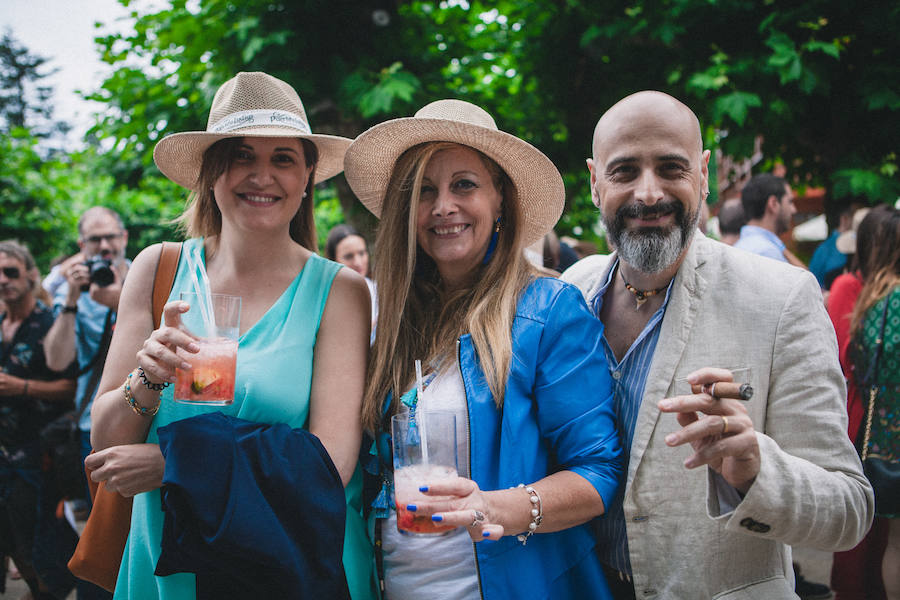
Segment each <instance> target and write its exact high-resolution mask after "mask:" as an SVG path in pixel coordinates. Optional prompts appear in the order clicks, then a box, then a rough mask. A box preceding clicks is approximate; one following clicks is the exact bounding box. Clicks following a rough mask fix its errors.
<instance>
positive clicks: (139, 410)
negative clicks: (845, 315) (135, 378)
mask: <svg viewBox="0 0 900 600" xmlns="http://www.w3.org/2000/svg"><path fill="white" fill-rule="evenodd" d="M132 375H134V372H133V371H132V372H131V373H129V374H128V377H126V378H125V385H124V386H123V387H122V391H123V392H124V393H125V402H127V403H128V406H130V407H131V410H133V411H134V412H135V414H137V415H140V416H142V417H152V416H153V415H155V414H156V413H158V412H159V405H160V404H161V403H162V402H161V401H157V403H156V406H154V407H153V408H147V407H146V406H141V405H140V404H138V403H137V400H135V398H134V396H133V395H132V393H131V377H132Z"/></svg>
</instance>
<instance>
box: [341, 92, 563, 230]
mask: <svg viewBox="0 0 900 600" xmlns="http://www.w3.org/2000/svg"><path fill="white" fill-rule="evenodd" d="M423 142H455V143H457V144H461V145H463V146H469V147H471V148H475V149H476V150H479V151H481V152H482V153H484V154H485V155H487V156H488V157H490V158H491V159H493V160H494V161H495V162H496V163H497V164H498V165H500V168H501V169H503V170H504V171H505V172H506V174H507V175H508V176H509V178H510V180H512V182H513V184H514V185H515V186H516V192H517V196H518V201H519V205H520V207H521V213H522V216H523V223H522V244H523V245H524V246H529V245H531V244H532V243H534V242H536V241H538V240H539V239H541V238H542V237H544V234H546V233H547V232H548V231H550V230H551V229H553V226H554V225H556V222H557V221H558V220H559V217H560V215H562V211H563V207H564V205H565V197H566V193H565V188H564V187H563V181H562V177H561V176H560V174H559V171H557V169H556V167H555V166H554V165H553V163H552V162H550V159H549V158H547V157H546V156H544V154H543V153H541V151H540V150H538V149H537V148H535V147H534V146H532V145H531V144H529V143H528V142H525V141H523V140H520V139H519V138H517V137H516V136H514V135H510V134H508V133H505V132H503V131H500V130H498V129H497V125H496V124H495V123H494V119H493V118H492V117H491V115H489V114H488V113H487V112H486V111H485V110H484V109H482V108H480V107H478V106H475V105H474V104H470V103H468V102H463V101H461V100H438V101H437V102H432V103H431V104H428V105H426V106H424V107H423V108H422V109H420V110H419V112H417V113H416V114H415V116H413V117H405V118H402V119H393V120H391V121H386V122H384V123H380V124H378V125H375V126H374V127H372V128H371V129H369V130H368V131H366V132H364V133H363V134H361V135H360V136H359V137H358V138H356V140H355V141H354V142H353V144H351V146H350V148H349V149H348V150H347V154H346V155H345V157H344V171H345V172H344V175H345V176H346V178H347V182H348V183H349V184H350V188H351V189H352V190H353V192H354V193H355V194H356V196H357V197H358V198H359V200H360V202H362V203H363V205H364V206H365V207H366V208H368V209H369V210H370V211H371V212H372V213H373V214H374V215H375V216H376V217H379V218H380V217H381V206H382V203H383V202H384V194H385V191H386V190H387V186H388V180H389V179H390V177H391V173H392V172H393V170H394V163H396V162H397V158H399V157H400V155H401V154H403V153H404V152H405V151H406V150H408V149H409V148H411V147H413V146H415V145H417V144H421V143H423Z"/></svg>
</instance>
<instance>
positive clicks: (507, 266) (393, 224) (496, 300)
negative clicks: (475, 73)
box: [362, 142, 535, 431]
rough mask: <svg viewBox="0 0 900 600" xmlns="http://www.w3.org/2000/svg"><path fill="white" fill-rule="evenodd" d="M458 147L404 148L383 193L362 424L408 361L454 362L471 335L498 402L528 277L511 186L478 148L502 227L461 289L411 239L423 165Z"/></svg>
mask: <svg viewBox="0 0 900 600" xmlns="http://www.w3.org/2000/svg"><path fill="white" fill-rule="evenodd" d="M454 147H457V144H451V143H448V142H427V143H424V144H419V145H417V146H413V147H412V148H410V149H409V150H407V151H406V152H404V153H403V154H402V155H401V156H400V158H398V159H397V162H396V164H395V166H394V170H393V173H392V174H391V179H390V182H389V183H388V187H387V191H386V192H385V198H384V206H383V209H382V214H381V224H380V226H379V229H378V234H377V237H376V240H375V252H374V259H375V261H374V262H375V269H374V274H375V281H376V283H377V284H378V323H377V326H376V335H375V343H374V345H373V346H372V350H371V352H370V353H369V368H368V375H367V378H366V381H367V385H366V393H365V397H364V398H363V409H362V423H363V427H365V428H366V429H369V430H370V431H372V430H375V429H376V427H377V425H378V422H379V421H380V419H381V409H382V403H383V402H384V399H385V397H386V396H387V394H388V393H393V404H392V407H391V411H390V412H391V413H394V412H396V410H397V406H398V403H399V397H400V396H401V395H402V394H403V392H404V391H405V389H406V388H407V387H408V386H410V385H411V384H412V381H413V378H414V375H413V373H414V361H415V360H416V359H421V360H422V362H423V363H425V364H434V365H437V368H438V369H439V370H440V369H442V368H446V367H447V366H449V363H450V362H451V361H452V360H453V359H455V355H454V352H455V348H456V340H457V339H458V338H459V336H461V335H463V334H465V333H470V334H471V336H472V341H473V342H474V344H475V349H476V351H477V354H478V357H479V363H480V365H481V369H482V371H483V372H484V375H485V379H486V381H487V384H488V387H489V388H490V390H491V394H492V395H493V396H494V400H495V402H496V403H497V406H498V407H500V406H502V404H503V395H504V393H505V391H506V378H507V375H508V373H509V366H510V362H511V361H512V336H511V330H512V324H513V319H514V318H515V314H516V304H517V302H518V299H519V295H520V294H521V292H522V290H523V289H524V288H525V286H527V285H528V283H529V282H530V281H531V280H532V279H533V278H534V277H535V271H534V270H533V268H532V267H531V265H530V263H528V261H527V260H525V258H524V255H523V253H522V249H521V247H520V241H519V239H520V223H521V222H522V215H521V214H520V212H519V211H520V209H519V203H518V200H517V195H516V189H515V186H514V185H513V183H512V181H511V180H510V179H509V177H508V176H507V175H506V173H505V172H504V171H503V170H502V169H501V168H500V167H499V166H498V165H497V163H496V162H494V161H493V160H491V159H490V158H488V157H487V156H485V155H483V154H481V153H480V152H479V153H478V154H479V156H480V157H481V159H482V161H483V163H484V165H485V167H486V168H487V170H488V172H489V173H490V174H491V179H492V180H493V184H494V187H495V188H496V189H497V191H498V192H500V194H501V196H502V198H503V201H502V203H501V209H500V210H501V216H500V220H501V223H502V229H501V231H500V232H499V234H498V237H497V245H496V248H495V251H494V254H493V257H492V258H491V260H490V261H488V263H487V264H486V265H481V266H480V267H478V269H477V272H476V273H473V274H472V275H473V277H472V278H471V279H470V281H471V283H470V284H468V285H467V286H464V287H463V288H461V289H454V290H452V291H448V290H445V289H444V286H443V283H442V281H441V278H440V274H439V273H438V270H437V267H436V265H435V263H434V261H433V260H432V259H431V258H430V257H429V256H428V255H427V254H426V253H425V252H424V251H423V250H422V249H421V247H420V246H419V245H418V243H417V241H416V221H417V215H418V208H419V196H420V192H421V187H422V177H423V174H424V172H425V167H426V166H427V165H428V162H429V160H431V157H432V156H434V154H435V153H436V152H439V151H440V150H446V149H448V148H454Z"/></svg>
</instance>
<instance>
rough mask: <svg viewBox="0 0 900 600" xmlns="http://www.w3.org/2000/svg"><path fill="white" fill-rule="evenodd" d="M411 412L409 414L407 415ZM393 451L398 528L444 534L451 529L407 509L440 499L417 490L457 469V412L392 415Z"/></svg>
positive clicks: (452, 474) (404, 531) (444, 477)
mask: <svg viewBox="0 0 900 600" xmlns="http://www.w3.org/2000/svg"><path fill="white" fill-rule="evenodd" d="M410 415H412V417H410ZM391 439H392V442H393V450H394V500H395V503H396V506H397V529H398V530H399V531H400V533H404V534H411V535H444V534H445V533H447V532H449V531H450V530H452V529H454V527H453V526H452V525H450V526H448V525H444V524H441V523H437V522H435V521H432V520H431V515H419V514H416V513H415V512H411V511H409V510H407V509H406V506H407V505H408V504H420V503H421V502H422V501H425V500H435V499H439V498H438V497H435V496H426V495H425V494H423V493H422V492H420V491H419V488H420V487H422V486H423V485H427V484H429V483H432V482H434V481H436V480H439V479H447V478H453V477H456V476H457V471H456V415H455V414H454V413H452V412H447V411H424V412H420V411H417V412H415V413H409V412H404V413H400V414H398V415H394V416H393V417H391Z"/></svg>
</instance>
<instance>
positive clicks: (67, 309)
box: [62, 304, 78, 313]
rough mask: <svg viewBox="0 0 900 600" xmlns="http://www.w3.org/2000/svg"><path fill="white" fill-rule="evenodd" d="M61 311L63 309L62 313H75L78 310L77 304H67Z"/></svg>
mask: <svg viewBox="0 0 900 600" xmlns="http://www.w3.org/2000/svg"><path fill="white" fill-rule="evenodd" d="M62 311H63V312H64V313H77V312H78V305H77V304H76V305H75V306H68V305H66V306H63V308H62Z"/></svg>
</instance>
